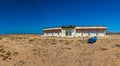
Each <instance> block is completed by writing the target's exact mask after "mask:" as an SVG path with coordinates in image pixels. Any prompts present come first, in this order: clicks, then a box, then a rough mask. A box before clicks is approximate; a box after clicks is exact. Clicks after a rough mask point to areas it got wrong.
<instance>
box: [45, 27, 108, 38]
mask: <svg viewBox="0 0 120 66" xmlns="http://www.w3.org/2000/svg"><path fill="white" fill-rule="evenodd" d="M43 31H44V36H56V37H85V36H91V37H92V36H106V34H107V33H106V32H107V28H106V27H105V26H76V27H74V26H62V27H56V28H45V29H43Z"/></svg>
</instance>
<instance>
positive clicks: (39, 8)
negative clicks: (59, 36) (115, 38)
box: [0, 0, 120, 34]
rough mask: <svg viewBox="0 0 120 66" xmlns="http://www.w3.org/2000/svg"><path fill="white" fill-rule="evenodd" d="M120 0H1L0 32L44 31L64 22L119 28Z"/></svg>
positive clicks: (113, 29)
mask: <svg viewBox="0 0 120 66" xmlns="http://www.w3.org/2000/svg"><path fill="white" fill-rule="evenodd" d="M119 3H120V0H0V34H9V33H42V29H43V28H45V27H54V26H61V25H106V26H107V27H108V32H120V26H119V25H120V4H119Z"/></svg>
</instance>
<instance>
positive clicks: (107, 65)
mask: <svg viewBox="0 0 120 66" xmlns="http://www.w3.org/2000/svg"><path fill="white" fill-rule="evenodd" d="M0 66H120V35H116V36H108V37H98V40H97V41H96V42H95V43H94V44H88V43H87V37H85V38H60V37H44V36H41V35H1V36H0Z"/></svg>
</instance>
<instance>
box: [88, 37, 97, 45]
mask: <svg viewBox="0 0 120 66" xmlns="http://www.w3.org/2000/svg"><path fill="white" fill-rule="evenodd" d="M87 41H88V43H91V44H92V43H94V42H96V41H97V37H92V38H89V39H88V40H87Z"/></svg>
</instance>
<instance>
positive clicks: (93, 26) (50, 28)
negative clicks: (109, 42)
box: [43, 25, 107, 30]
mask: <svg viewBox="0 0 120 66" xmlns="http://www.w3.org/2000/svg"><path fill="white" fill-rule="evenodd" d="M62 27H63V26H61V27H47V28H44V29H43V30H57V29H62ZM64 27H66V26H64ZM67 27H69V26H67ZM74 27H75V29H83V28H85V29H87V28H88V29H89V28H103V29H106V28H107V27H106V26H104V25H102V26H100V25H82V26H74ZM70 28H71V27H70Z"/></svg>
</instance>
